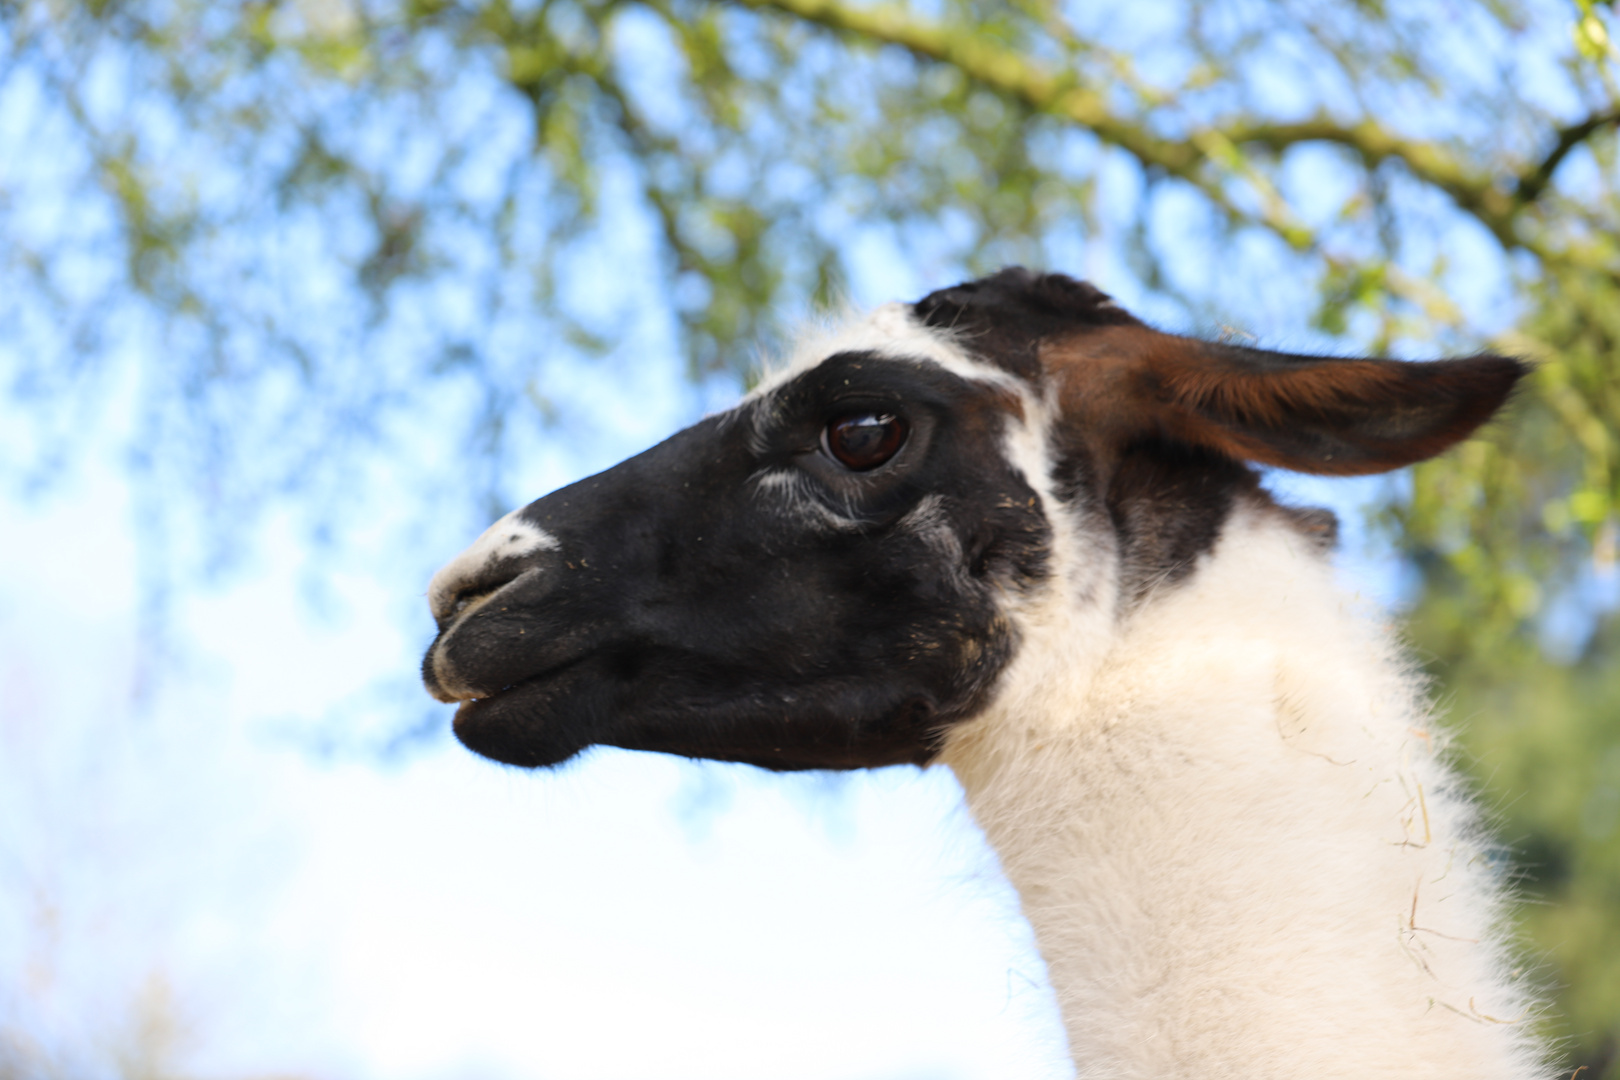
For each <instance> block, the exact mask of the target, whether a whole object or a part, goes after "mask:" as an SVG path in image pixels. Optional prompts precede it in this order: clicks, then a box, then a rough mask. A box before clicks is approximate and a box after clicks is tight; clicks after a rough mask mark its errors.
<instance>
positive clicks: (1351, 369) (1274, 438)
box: [423, 268, 1549, 1080]
mask: <svg viewBox="0 0 1620 1080" xmlns="http://www.w3.org/2000/svg"><path fill="white" fill-rule="evenodd" d="M1524 370H1525V369H1524V367H1523V366H1522V365H1521V364H1520V363H1518V362H1517V361H1515V360H1511V359H1507V358H1503V357H1498V356H1489V355H1480V356H1472V357H1467V358H1464V359H1452V360H1440V361H1435V362H1431V363H1407V362H1400V361H1394V360H1383V359H1335V358H1319V357H1307V356H1296V355H1288V354H1281V353H1274V352H1265V351H1261V350H1259V349H1253V348H1245V347H1240V346H1236V345H1232V344H1217V343H1209V342H1203V341H1198V340H1194V339H1191V338H1185V337H1179V336H1174V335H1170V334H1166V333H1162V332H1159V331H1156V330H1153V329H1151V328H1150V327H1148V326H1147V325H1146V324H1144V323H1142V322H1141V321H1139V320H1138V319H1136V318H1134V317H1133V316H1131V315H1130V314H1128V313H1127V312H1126V311H1124V310H1122V309H1121V308H1119V307H1118V306H1116V305H1115V304H1114V303H1113V302H1112V301H1111V300H1110V299H1109V297H1108V296H1107V295H1105V294H1104V293H1102V292H1100V291H1098V290H1097V289H1095V288H1094V287H1092V286H1090V285H1088V284H1085V283H1082V282H1078V281H1075V280H1073V279H1070V278H1067V277H1063V276H1061V275H1055V274H1049V275H1037V274H1033V273H1030V272H1028V271H1024V270H1021V269H1016V268H1015V269H1011V270H1005V271H1002V272H1001V273H999V274H996V275H994V276H992V277H989V278H985V279H982V280H979V281H976V282H970V283H967V284H963V285H960V286H957V287H955V288H950V289H945V290H942V291H939V292H935V293H933V294H932V295H930V296H928V297H926V298H924V299H923V300H921V301H919V302H918V303H915V304H911V305H898V304H896V305H889V306H887V307H884V308H880V309H878V311H876V312H875V313H874V314H872V315H870V316H869V317H867V318H865V319H863V320H859V321H855V322H852V323H849V324H847V325H844V326H842V327H839V328H833V329H829V330H827V331H826V332H824V333H823V334H822V335H821V336H820V337H817V338H814V339H812V340H809V341H807V342H805V343H803V344H802V345H801V346H800V347H799V349H798V351H797V352H796V353H795V354H794V355H793V357H792V358H791V360H790V362H789V363H788V364H786V365H785V367H784V368H783V369H782V370H781V371H779V372H778V373H776V374H775V375H774V376H772V377H770V378H768V379H767V380H765V381H764V382H763V383H762V384H761V385H760V386H759V387H758V388H756V389H755V390H754V391H753V392H752V393H751V394H749V395H748V396H747V397H746V398H745V399H744V400H743V401H742V402H741V403H740V404H739V405H737V406H736V407H735V408H733V409H731V410H730V411H728V412H725V413H723V414H720V415H717V416H712V417H709V418H707V419H705V420H703V421H702V422H700V423H698V424H696V425H694V426H692V427H690V428H688V429H686V430H685V431H682V432H680V433H678V434H676V435H674V436H673V437H671V438H670V439H668V440H667V441H665V442H663V443H661V444H659V445H658V446H656V447H653V448H652V449H650V450H648V451H646V452H644V453H642V454H640V455H638V456H636V457H633V458H631V459H629V460H628V461H625V462H623V463H622V464H620V465H618V466H616V467H615V468H612V469H609V470H607V471H606V472H603V473H600V474H598V475H596V476H593V477H590V478H589V479H586V480H582V481H580V482H579V483H577V484H574V485H572V486H569V487H566V488H563V489H562V490H559V491H557V492H554V493H553V494H551V495H548V496H546V497H544V498H542V499H540V500H538V501H537V502H534V503H532V504H530V505H529V506H527V507H524V508H522V509H520V510H517V511H514V512H513V513H511V514H509V515H507V516H506V517H504V518H502V519H501V520H500V521H499V522H497V523H496V524H495V525H493V526H491V528H490V529H489V531H488V532H486V533H485V534H484V535H483V536H482V537H481V538H480V539H478V540H477V541H476V542H475V543H474V544H473V545H472V546H471V547H470V548H469V549H468V550H467V551H466V552H464V553H463V554H461V555H460V556H458V557H457V558H456V559H455V560H454V561H452V562H451V563H450V564H449V565H447V566H446V567H445V568H444V569H443V570H441V571H440V572H439V573H438V575H436V576H435V577H434V579H433V582H432V584H431V586H430V590H429V600H430V603H431V606H432V609H433V614H434V617H435V619H436V620H437V622H438V626H439V636H438V638H437V640H436V641H435V642H434V643H433V645H432V647H431V648H430V649H429V651H428V653H427V656H426V658H425V660H424V662H423V677H424V680H425V682H426V685H427V688H428V689H429V691H430V692H431V693H432V694H433V695H434V696H436V697H438V698H439V699H440V700H443V701H447V702H451V701H454V702H460V708H459V709H458V710H457V713H456V717H455V732H456V735H457V737H458V738H459V739H460V740H461V741H462V742H463V743H464V744H465V745H466V746H467V747H469V748H470V749H472V750H474V751H476V752H477V753H480V754H483V755H485V756H487V757H490V758H493V759H495V760H497V761H502V762H508V763H511V764H515V765H521V766H531V767H532V766H549V765H555V764H557V763H559V762H562V761H565V760H567V759H568V758H570V757H572V756H573V755H574V754H576V753H578V752H579V751H581V750H582V749H584V748H586V747H588V746H591V745H596V744H602V745H611V746H619V747H626V748H630V749H639V750H656V751H662V752H665V753H672V754H682V755H686V756H689V757H698V758H714V759H720V760H726V761H740V762H747V763H750V764H754V765H758V766H762V767H764V768H767V769H851V768H867V767H874V766H883V765H894V764H904V763H910V764H915V765H927V764H930V763H934V762H941V763H943V764H945V765H947V766H948V767H949V768H951V769H952V770H953V771H954V772H955V774H956V776H957V777H958V778H959V779H960V781H961V784H962V787H963V790H964V792H965V794H966V799H967V803H968V806H969V808H970V810H971V812H972V814H973V816H974V818H975V820H976V821H977V822H978V823H979V825H980V826H981V827H982V828H983V830H984V832H985V834H986V836H987V838H988V839H989V841H990V843H991V845H992V847H993V848H994V849H995V850H996V852H997V854H998V856H999V858H1000V860H1001V865H1002V867H1003V869H1004V871H1005V872H1006V874H1007V875H1008V877H1009V878H1010V880H1011V881H1012V883H1013V885H1014V886H1015V887H1016V888H1017V890H1018V893H1019V896H1020V899H1021V902H1022V906H1023V910H1024V912H1025V914H1026V916H1027V917H1028V918H1029V920H1030V922H1031V924H1032V926H1033V928H1034V931H1035V935H1036V940H1037V943H1038V945H1039V948H1040V951H1041V953H1042V955H1043V957H1044V959H1045V961H1046V963H1047V965H1048V968H1049V970H1050V974H1051V980H1052V984H1053V987H1054V989H1055V990H1056V993H1057V996H1058V1001H1059V1005H1060V1008H1061V1011H1062V1014H1063V1017H1064V1024H1065V1027H1066V1029H1067V1033H1068V1038H1069V1046H1070V1051H1071V1053H1072V1054H1073V1057H1074V1060H1075V1064H1076V1067H1077V1070H1078V1073H1079V1075H1080V1076H1082V1077H1109V1078H1115V1077H1117V1078H1146V1077H1155V1078H1159V1077H1197V1078H1201V1080H1209V1078H1223V1077H1234V1078H1236V1077H1242V1078H1246V1080H1253V1078H1258V1077H1285V1076H1286V1077H1290V1078H1294V1077H1313V1078H1320V1077H1345V1078H1350V1077H1355V1078H1367V1077H1396V1076H1399V1077H1422V1078H1424V1080H1436V1078H1442V1077H1457V1078H1462V1077H1467V1078H1470V1080H1495V1078H1508V1077H1514V1078H1529V1077H1544V1076H1547V1075H1549V1072H1548V1069H1547V1066H1546V1065H1545V1063H1544V1056H1543V1052H1542V1050H1541V1049H1540V1048H1539V1047H1538V1046H1537V1045H1536V1043H1535V1041H1534V1039H1533V1038H1532V1037H1531V1036H1530V1035H1529V1034H1528V1033H1527V1032H1526V1025H1525V1024H1524V1023H1523V1022H1522V1021H1523V1020H1524V1018H1525V1017H1526V1016H1527V1015H1528V1014H1529V1013H1530V1012H1531V1010H1532V1009H1533V1007H1534V1002H1533V1001H1532V999H1531V997H1530V996H1529V995H1528V994H1527V992H1526V991H1525V990H1524V989H1523V988H1522V987H1521V985H1520V984H1519V981H1518V979H1517V978H1516V977H1515V974H1514V973H1510V971H1509V968H1510V966H1511V965H1510V959H1509V956H1508V949H1507V947H1506V945H1505V944H1504V936H1505V935H1504V929H1503V926H1502V920H1503V894H1502V886H1501V883H1500V881H1499V873H1498V871H1496V870H1494V869H1493V868H1492V866H1491V865H1490V863H1489V862H1488V860H1487V859H1486V858H1485V856H1484V855H1483V854H1482V847H1483V844H1484V835H1483V832H1482V827H1481V824H1480V820H1479V814H1478V812H1477V810H1476V808H1475V807H1474V805H1473V804H1472V802H1471V801H1470V798H1469V796H1468V794H1467V793H1466V792H1465V791H1463V790H1461V785H1460V783H1459V781H1458V779H1457V777H1456V776H1455V775H1454V774H1453V773H1452V772H1451V771H1450V769H1449V768H1448V766H1447V765H1446V763H1445V755H1444V747H1443V735H1442V733H1441V732H1439V731H1437V730H1436V729H1435V727H1434V724H1433V720H1432V718H1431V715H1430V712H1429V709H1428V706H1427V704H1426V702H1425V700H1424V696H1423V691H1422V687H1421V684H1420V682H1419V680H1418V679H1417V678H1416V677H1415V676H1414V674H1413V673H1412V672H1411V670H1410V669H1409V667H1408V666H1407V664H1406V663H1405V662H1404V661H1403V660H1402V658H1401V655H1400V653H1399V650H1398V648H1397V646H1396V644H1395V643H1394V642H1393V640H1392V639H1391V636H1390V634H1389V632H1388V631H1387V630H1386V629H1384V628H1382V627H1381V626H1380V625H1379V624H1378V623H1377V621H1376V620H1374V619H1373V618H1372V617H1371V616H1370V615H1369V614H1368V613H1366V612H1363V611H1361V610H1359V608H1358V605H1357V603H1356V602H1354V601H1353V600H1352V599H1351V598H1349V597H1347V596H1346V595H1345V594H1344V593H1343V592H1342V591H1341V589H1340V588H1339V587H1338V586H1337V585H1336V584H1335V582H1334V578H1333V572H1332V569H1331V566H1330V562H1329V558H1328V552H1329V551H1330V549H1331V547H1332V546H1333V544H1334V534H1335V529H1336V523H1335V522H1334V520H1333V517H1332V515H1331V514H1330V513H1328V512H1326V511H1320V510H1300V509H1293V508H1288V507H1284V506H1281V505H1279V504H1278V503H1277V502H1275V501H1274V500H1273V499H1272V498H1271V497H1270V496H1269V495H1268V494H1267V492H1266V491H1265V490H1264V489H1263V488H1262V487H1261V485H1260V482H1259V477H1258V475H1257V473H1256V471H1255V469H1254V468H1253V466H1252V465H1251V464H1250V463H1259V464H1265V465H1271V466H1277V467H1281V468H1285V469H1293V470H1298V471H1303V472H1309V473H1318V474H1330V475H1341V476H1348V475H1357V474H1366V473H1375V472H1382V471H1387V470H1390V469H1395V468H1399V467H1401V466H1404V465H1407V464H1410V463H1412V462H1414V461H1418V460H1421V459H1423V458H1427V457H1430V456H1432V455H1434V454H1437V453H1439V452H1441V451H1442V450H1444V449H1446V448H1447V447H1448V446H1451V445H1452V444H1454V443H1456V442H1458V441H1459V440H1461V439H1463V438H1465V437H1466V436H1468V435H1469V434H1470V433H1471V432H1473V431H1474V430H1475V429H1476V428H1477V427H1478V426H1479V425H1480V424H1482V423H1483V422H1484V421H1485V420H1486V419H1487V418H1488V417H1489V416H1490V415H1491V414H1492V413H1493V412H1495V411H1496V409H1497V408H1498V407H1499V406H1500V405H1501V404H1502V403H1503V401H1504V400H1505V399H1506V397H1507V396H1508V394H1509V392H1510V391H1511V389H1512V387H1513V385H1514V383H1515V382H1516V380H1517V379H1518V378H1519V377H1520V376H1521V375H1522V374H1523V373H1524Z"/></svg>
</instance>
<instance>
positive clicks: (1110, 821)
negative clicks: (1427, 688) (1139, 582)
mask: <svg viewBox="0 0 1620 1080" xmlns="http://www.w3.org/2000/svg"><path fill="white" fill-rule="evenodd" d="M1308 549H1309V545H1308V544H1307V542H1305V541H1304V540H1303V539H1301V538H1299V537H1298V536H1297V535H1295V534H1294V533H1293V532H1292V531H1291V530H1289V529H1288V528H1287V527H1286V526H1285V525H1283V524H1282V523H1281V522H1280V521H1279V520H1277V518H1276V516H1275V515H1273V514H1267V513H1265V512H1264V511H1256V510H1250V511H1244V512H1242V513H1240V514H1239V515H1237V516H1236V517H1234V519H1233V520H1232V521H1230V522H1229V523H1228V525H1227V527H1226V529H1225V532H1224V534H1223V539H1222V540H1221V542H1220V543H1219V545H1218V546H1217V548H1216V550H1215V551H1214V552H1213V553H1212V554H1211V555H1210V556H1209V557H1208V558H1207V559H1206V560H1205V561H1204V563H1203V565H1201V566H1200V568H1199V569H1198V571H1197V572H1196V573H1195V575H1194V576H1193V577H1192V578H1191V579H1189V580H1188V581H1187V582H1186V583H1184V584H1183V585H1181V586H1179V587H1176V588H1174V589H1169V590H1167V591H1166V592H1165V593H1164V594H1163V595H1161V596H1159V597H1157V598H1156V599H1153V600H1151V601H1149V602H1148V603H1147V604H1146V605H1145V606H1144V607H1143V608H1142V609H1141V610H1139V611H1138V612H1137V613H1135V614H1134V615H1133V616H1132V617H1131V618H1130V620H1129V622H1128V624H1126V625H1123V626H1121V627H1119V628H1117V629H1116V630H1115V631H1114V632H1113V636H1112V642H1111V644H1110V645H1109V647H1108V648H1106V649H1105V650H1103V651H1102V653H1101V657H1100V659H1093V660H1090V661H1087V660H1085V659H1083V657H1082V656H1081V655H1077V650H1076V649H1075V647H1074V645H1073V644H1072V641H1073V640H1074V639H1075V637H1076V635H1075V634H1074V633H1073V628H1072V627H1066V626H1064V625H1063V620H1061V619H1056V620H1053V619H1048V620H1046V621H1045V624H1044V626H1037V627H1035V628H1034V629H1032V630H1030V631H1029V632H1027V633H1026V635H1025V639H1024V643H1023V647H1022V649H1021V652H1020V655H1019V657H1018V658H1017V660H1015V662H1014V665H1013V667H1012V668H1011V669H1010V670H1009V672H1008V673H1007V675H1006V677H1005V682H1004V683H1003V684H1002V685H1003V691H1002V694H1001V696H1000V697H999V698H998V703H997V705H996V707H995V708H994V709H993V710H992V712H991V713H990V714H988V715H986V716H984V717H981V718H980V719H978V720H976V721H974V722H973V723H972V724H970V725H964V726H963V728H962V729H960V730H959V731H958V732H956V733H954V734H953V735H952V737H951V739H950V742H949V744H948V746H947V748H946V751H945V755H944V758H945V760H946V761H947V763H949V764H950V765H951V767H952V768H953V769H954V770H955V772H956V774H957V775H958V777H959V778H960V779H961V781H962V784H963V787H964V789H965V791H966V793H967V799H968V803H969V805H970V807H971V808H972V811H973V813H974V816H975V817H976V818H977V820H978V821H979V823H980V825H981V826H982V827H983V828H984V830H985V833H986V835H987V836H988V838H989V840H990V843H991V844H992V846H994V847H995V849H996V850H997V852H998V854H999V856H1000V858H1001V861H1002V865H1003V867H1004V869H1005V871H1006V873H1007V875H1008V877H1009V878H1010V879H1011V880H1012V882H1013V884H1014V886H1015V887H1016V888H1017V889H1018V891H1019V894H1020V897H1021V899H1022V902H1023V907H1024V911H1025V914H1026V915H1027V917H1028V918H1029V920H1030V922H1031V924H1032V925H1033V927H1034V930H1035V935H1036V938H1037V941H1038V942H1039V945H1040V948H1041V952H1042V954H1043V956H1044V957H1045V959H1046V962H1047V965H1048V968H1049V970H1050V974H1051V979H1052V984H1053V987H1054V989H1055V990H1056V993H1057V996H1058V1001H1059V1004H1060V1006H1061V1009H1062V1012H1063V1015H1064V1020H1065V1025H1066V1027H1067V1029H1068V1034H1069V1040H1070V1048H1071V1050H1072V1052H1073V1054H1074V1058H1075V1062H1076V1065H1077V1067H1078V1070H1079V1075H1080V1076H1082V1077H1110V1078H1112V1077H1120V1078H1125V1077H1144V1078H1145V1077H1150V1076H1151V1077H1155V1078H1162V1077H1181V1076H1186V1077H1198V1078H1211V1077H1227V1076H1231V1077H1244V1078H1245V1080H1253V1078H1256V1077H1267V1076H1277V1077H1282V1076H1287V1077H1301V1076H1312V1077H1338V1076H1343V1077H1358V1078H1359V1077H1371V1076H1412V1077H1418V1076H1421V1077H1425V1078H1433V1077H1453V1076H1455V1077H1465V1076H1466V1077H1469V1078H1471V1080H1494V1078H1497V1077H1503V1078H1505V1077H1530V1076H1541V1075H1545V1070H1543V1069H1542V1068H1541V1067H1540V1066H1539V1064H1538V1061H1537V1055H1536V1053H1535V1051H1534V1048H1533V1046H1532V1043H1531V1040H1530V1037H1529V1035H1528V1033H1527V1032H1526V1030H1525V1027H1526V1024H1525V1023H1523V1022H1521V1021H1523V1019H1524V1017H1525V1014H1526V1010H1527V1007H1528V1006H1527V999H1526V998H1525V995H1524V993H1523V992H1522V991H1521V990H1520V989H1519V987H1518V986H1517V985H1516V984H1515V983H1514V982H1513V981H1512V979H1511V978H1510V977H1509V975H1508V974H1507V973H1506V971H1505V968H1506V965H1505V964H1504V962H1503V955H1504V954H1503V950H1502V948H1501V947H1500V945H1499V942H1498V938H1499V930H1498V927H1497V923H1498V921H1499V918H1500V907H1501V904H1500V892H1499V886H1498V885H1497V884H1496V882H1495V880H1494V872H1493V871H1492V870H1491V868H1490V867H1489V866H1488V865H1487V863H1486V861H1485V860H1484V859H1483V858H1482V857H1481V856H1480V852H1479V849H1478V846H1477V844H1478V839H1479V834H1478V828H1477V825H1476V823H1475V814H1474V810H1473V808H1472V806H1471V804H1470V803H1469V801H1468V799H1467V797H1466V795H1464V794H1460V793H1459V792H1458V790H1457V784H1456V782H1455V780H1454V778H1453V777H1452V775H1451V774H1450V773H1449V772H1448V770H1447V768H1446V767H1445V765H1444V764H1443V762H1442V761H1441V760H1440V758H1439V757H1438V756H1437V751H1438V750H1439V749H1440V747H1438V745H1437V743H1438V741H1439V738H1440V735H1439V733H1438V732H1436V731H1435V730H1433V729H1432V728H1431V727H1430V721H1429V719H1428V717H1427V715H1426V712H1425V707H1424V704H1423V701H1422V696H1421V692H1420V690H1419V688H1418V686H1417V684H1416V682H1415V681H1414V680H1413V679H1412V678H1411V677H1410V676H1409V675H1408V674H1407V673H1406V672H1405V671H1404V670H1403V668H1402V666H1401V664H1400V663H1399V661H1398V657H1397V655H1396V650H1395V649H1394V647H1393V646H1392V644H1391V643H1390V641H1389V640H1388V638H1387V636H1386V635H1385V634H1384V633H1383V632H1382V631H1380V630H1378V629H1377V628H1376V627H1375V626H1374V625H1373V624H1372V623H1371V622H1369V621H1368V620H1366V619H1364V618H1362V617H1361V616H1359V615H1358V614H1357V613H1355V612H1354V611H1353V610H1352V607H1353V605H1352V604H1351V603H1350V602H1349V601H1348V600H1347V598H1346V597H1345V596H1344V595H1343V594H1342V593H1341V592H1340V591H1339V589H1338V588H1337V587H1336V586H1335V584H1334V582H1333V580H1332V576H1333V575H1332V572H1331V568H1330V567H1329V566H1327V564H1326V562H1325V560H1323V559H1321V558H1320V557H1319V556H1317V555H1315V554H1313V553H1311V552H1310V551H1309V550H1308ZM1078 636H1079V638H1080V640H1085V639H1086V638H1087V637H1088V636H1090V635H1085V634H1081V635H1078ZM1092 655H1093V656H1095V655H1097V654H1092Z"/></svg>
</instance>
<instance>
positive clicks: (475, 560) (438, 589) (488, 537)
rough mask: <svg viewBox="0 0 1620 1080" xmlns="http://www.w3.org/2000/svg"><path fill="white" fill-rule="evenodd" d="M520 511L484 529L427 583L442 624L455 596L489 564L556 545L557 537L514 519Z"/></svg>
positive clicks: (437, 615) (435, 615) (429, 599)
mask: <svg viewBox="0 0 1620 1080" xmlns="http://www.w3.org/2000/svg"><path fill="white" fill-rule="evenodd" d="M521 512H522V511H520V510H514V511H512V512H511V513H510V514H507V515H506V516H505V517H503V518H501V520H499V521H497V522H496V523H495V524H493V525H491V526H490V527H489V528H487V529H485V530H484V535H482V536H480V537H479V538H478V539H477V540H474V541H473V542H472V544H471V546H469V547H468V548H467V550H466V551H463V552H462V553H461V554H460V555H457V556H456V557H455V558H454V559H451V560H450V561H449V562H448V563H446V564H445V566H444V569H442V570H440V571H439V572H438V573H437V574H434V575H433V580H432V581H431V582H429V583H428V606H429V607H431V608H432V609H433V617H434V618H435V619H438V620H439V621H440V622H443V621H444V620H445V619H447V618H449V617H450V616H451V615H453V614H454V613H455V606H456V597H457V596H458V595H460V593H461V591H462V589H463V588H464V587H465V586H466V584H467V583H468V582H470V581H474V580H476V579H477V577H478V575H479V574H481V573H482V572H483V571H484V570H485V569H486V568H488V567H489V565H490V564H491V563H493V562H496V561H497V560H500V559H515V558H520V557H521V556H524V555H528V554H531V553H533V552H536V551H551V550H554V549H556V548H557V547H558V546H559V545H558V543H557V538H556V537H555V536H552V535H551V534H550V533H548V532H546V531H545V530H544V529H542V528H540V527H539V526H538V525H534V524H532V523H530V522H527V521H524V520H523V519H522V518H520V517H518V514H520V513H521Z"/></svg>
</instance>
